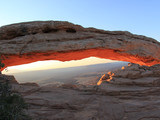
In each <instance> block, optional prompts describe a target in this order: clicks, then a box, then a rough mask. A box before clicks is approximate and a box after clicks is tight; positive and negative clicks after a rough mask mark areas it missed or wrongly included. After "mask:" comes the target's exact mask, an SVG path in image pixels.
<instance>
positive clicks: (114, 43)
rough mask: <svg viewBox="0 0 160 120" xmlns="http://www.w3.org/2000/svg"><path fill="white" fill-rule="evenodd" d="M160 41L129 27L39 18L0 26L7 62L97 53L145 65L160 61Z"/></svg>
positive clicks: (74, 57) (1, 48)
mask: <svg viewBox="0 0 160 120" xmlns="http://www.w3.org/2000/svg"><path fill="white" fill-rule="evenodd" d="M159 53H160V43H159V42H157V41H156V40H154V39H152V38H148V37H145V36H140V35H134V34H131V33H129V32H127V31H104V30H99V29H95V28H83V27H82V26H79V25H74V24H72V23H69V22H60V21H35V22H26V23H18V24H12V25H7V26H3V27H0V54H1V55H2V57H3V62H4V63H5V65H6V67H7V66H13V65H20V64H25V63H31V62H35V61H39V60H61V61H69V60H79V59H82V58H86V57H90V56H95V57H100V58H107V59H113V60H120V61H129V62H132V63H138V64H141V65H154V64H158V63H160V54H159Z"/></svg>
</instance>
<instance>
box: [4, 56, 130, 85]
mask: <svg viewBox="0 0 160 120" xmlns="http://www.w3.org/2000/svg"><path fill="white" fill-rule="evenodd" d="M126 64H127V63H126V62H120V61H114V60H108V59H101V58H96V57H89V58H85V59H82V60H72V61H67V62H61V61H53V60H49V61H38V62H34V63H30V64H24V65H18V66H12V67H8V68H7V69H8V71H7V72H6V71H5V70H3V71H2V73H3V74H8V75H14V76H15V78H16V80H17V81H18V82H19V83H27V82H34V83H37V84H39V85H49V84H63V83H65V84H68V83H69V84H82V83H83V84H86V85H96V82H97V81H98V79H99V78H100V77H101V75H102V74H103V73H104V72H108V71H110V70H111V69H115V68H119V67H121V66H124V65H126ZM86 76H88V77H86ZM91 77H92V78H91ZM85 79H86V80H85ZM87 79H91V80H92V81H90V80H88V81H87Z"/></svg>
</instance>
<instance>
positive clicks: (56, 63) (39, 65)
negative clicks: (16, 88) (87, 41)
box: [2, 57, 120, 74]
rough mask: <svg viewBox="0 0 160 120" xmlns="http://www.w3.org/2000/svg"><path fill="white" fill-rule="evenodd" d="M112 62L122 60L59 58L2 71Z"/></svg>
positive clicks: (23, 70) (5, 72)
mask: <svg viewBox="0 0 160 120" xmlns="http://www.w3.org/2000/svg"><path fill="white" fill-rule="evenodd" d="M111 62H120V61H116V60H109V59H102V58H97V57H88V58H84V59H81V60H72V61H66V62H62V61H57V60H47V61H37V62H33V63H29V64H23V65H17V66H11V67H7V71H6V70H3V71H2V73H3V74H8V73H9V74H10V73H11V74H12V73H17V72H25V71H37V70H48V69H59V68H68V67H78V66H87V65H96V64H101V63H111Z"/></svg>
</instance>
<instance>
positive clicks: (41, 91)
mask: <svg viewBox="0 0 160 120" xmlns="http://www.w3.org/2000/svg"><path fill="white" fill-rule="evenodd" d="M159 67H160V66H159V65H155V66H152V67H146V66H139V65H136V64H129V66H125V67H124V68H123V69H119V70H116V71H112V73H114V75H115V76H112V77H113V79H112V80H110V81H108V82H106V81H105V79H103V80H104V81H103V82H102V84H101V85H100V86H97V85H96V84H94V83H95V82H96V81H98V79H99V78H96V77H93V78H94V79H93V78H92V77H88V76H86V75H83V76H81V77H78V79H77V83H76V84H57V85H56V84H54V85H52V84H50V85H47V86H38V85H36V84H34V83H27V84H19V83H14V84H13V83H12V87H13V89H14V90H17V91H19V92H20V93H21V94H22V95H23V96H24V98H25V100H26V102H27V103H28V104H29V110H28V111H27V113H28V114H29V115H30V116H32V118H33V119H34V120H41V119H43V120H68V119H69V120H159V119H160V96H159V92H160V84H159V83H160V74H159ZM122 71H123V72H122ZM136 71H140V74H139V75H137V76H136V77H133V76H134V75H135V73H134V72H136ZM146 71H147V73H146ZM125 72H126V73H127V75H126V74H123V73H125ZM110 73H111V72H110ZM110 73H109V75H111V74H110ZM144 73H145V74H144ZM157 73H158V74H157ZM92 74H93V73H92ZM94 74H95V76H97V74H99V73H94ZM2 76H3V75H2ZM92 76H94V75H92ZM85 77H86V79H85ZM6 78H8V77H6ZM106 79H108V77H106ZM13 80H15V79H14V78H13ZM82 81H84V82H82Z"/></svg>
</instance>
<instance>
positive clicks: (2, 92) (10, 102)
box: [0, 59, 31, 120]
mask: <svg viewBox="0 0 160 120" xmlns="http://www.w3.org/2000/svg"><path fill="white" fill-rule="evenodd" d="M2 67H4V64H3V63H1V59H0V68H2ZM27 108H28V105H27V104H26V103H25V101H24V99H23V97H22V96H21V94H20V93H18V92H13V91H12V88H11V86H10V85H9V81H8V80H7V79H6V78H4V77H0V120H31V118H30V117H29V116H27V115H26V114H25V110H26V109H27Z"/></svg>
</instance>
